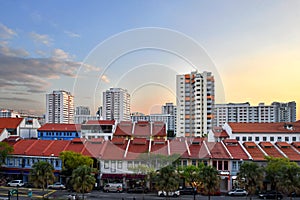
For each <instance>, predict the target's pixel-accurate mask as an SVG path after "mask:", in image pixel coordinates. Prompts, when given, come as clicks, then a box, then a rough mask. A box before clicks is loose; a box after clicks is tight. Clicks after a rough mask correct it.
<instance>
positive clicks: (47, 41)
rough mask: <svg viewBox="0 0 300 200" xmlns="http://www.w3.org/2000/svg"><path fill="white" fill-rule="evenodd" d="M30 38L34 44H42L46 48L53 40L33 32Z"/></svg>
mask: <svg viewBox="0 0 300 200" xmlns="http://www.w3.org/2000/svg"><path fill="white" fill-rule="evenodd" d="M30 37H31V38H32V39H33V40H34V41H35V42H36V43H40V44H44V45H46V46H50V45H51V44H52V42H53V39H52V38H50V36H49V35H42V34H38V33H35V32H31V33H30Z"/></svg>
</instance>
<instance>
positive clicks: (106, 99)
mask: <svg viewBox="0 0 300 200" xmlns="http://www.w3.org/2000/svg"><path fill="white" fill-rule="evenodd" d="M102 115H103V119H104V120H116V121H118V122H120V121H129V120H130V94H129V93H128V92H127V90H126V89H122V88H110V89H109V90H106V91H105V92H103V106H102Z"/></svg>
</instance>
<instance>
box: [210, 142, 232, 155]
mask: <svg viewBox="0 0 300 200" xmlns="http://www.w3.org/2000/svg"><path fill="white" fill-rule="evenodd" d="M207 147H208V149H209V151H210V153H211V157H212V158H223V159H229V158H230V155H229V154H228V153H227V151H226V149H225V148H224V146H223V145H222V144H221V143H220V142H207Z"/></svg>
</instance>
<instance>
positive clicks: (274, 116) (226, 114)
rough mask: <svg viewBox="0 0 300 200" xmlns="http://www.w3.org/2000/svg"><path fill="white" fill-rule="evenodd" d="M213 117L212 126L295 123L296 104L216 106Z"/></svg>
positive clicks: (233, 104)
mask: <svg viewBox="0 0 300 200" xmlns="http://www.w3.org/2000/svg"><path fill="white" fill-rule="evenodd" d="M214 116H215V118H214V123H213V124H214V126H223V125H224V124H225V123H228V122H242V123H243V122H244V123H254V122H257V123H271V122H295V121H296V103H295V102H288V103H278V102H273V103H272V104H271V105H265V104H264V103H260V104H258V105H257V106H251V105H250V103H248V102H246V103H228V104H216V105H215V109H214Z"/></svg>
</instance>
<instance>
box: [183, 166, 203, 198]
mask: <svg viewBox="0 0 300 200" xmlns="http://www.w3.org/2000/svg"><path fill="white" fill-rule="evenodd" d="M202 167H204V165H203V164H202V165H200V166H199V167H196V166H194V165H188V166H185V167H183V168H182V169H179V172H180V174H181V176H182V177H183V178H184V180H185V181H186V182H187V183H188V184H189V185H190V186H191V187H192V188H193V190H194V193H193V195H194V200H195V199H196V190H197V187H198V186H199V184H200V179H199V171H200V170H201V168H202Z"/></svg>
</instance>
